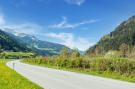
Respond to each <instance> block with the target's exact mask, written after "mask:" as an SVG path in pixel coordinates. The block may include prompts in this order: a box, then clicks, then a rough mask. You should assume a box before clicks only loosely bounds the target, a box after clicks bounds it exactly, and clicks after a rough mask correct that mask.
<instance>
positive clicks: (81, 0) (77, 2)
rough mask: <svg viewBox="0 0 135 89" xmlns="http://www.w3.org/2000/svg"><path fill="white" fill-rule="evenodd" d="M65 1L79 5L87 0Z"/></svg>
mask: <svg viewBox="0 0 135 89" xmlns="http://www.w3.org/2000/svg"><path fill="white" fill-rule="evenodd" d="M65 1H66V2H67V3H69V4H75V5H78V6H80V5H82V4H83V3H84V2H85V0H65Z"/></svg>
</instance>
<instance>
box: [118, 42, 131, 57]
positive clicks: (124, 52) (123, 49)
mask: <svg viewBox="0 0 135 89" xmlns="http://www.w3.org/2000/svg"><path fill="white" fill-rule="evenodd" d="M119 50H120V52H121V55H122V57H127V55H128V50H129V47H128V45H127V44H125V43H123V44H121V45H120V47H119Z"/></svg>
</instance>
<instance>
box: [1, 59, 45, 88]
mask: <svg viewBox="0 0 135 89" xmlns="http://www.w3.org/2000/svg"><path fill="white" fill-rule="evenodd" d="M7 61H8V60H7V59H0V89H43V88H41V87H39V86H37V85H36V84H33V83H32V82H30V81H29V80H27V79H25V78H24V77H23V76H21V75H19V74H18V73H17V72H15V71H14V70H12V69H10V68H8V67H7V66H6V62H7Z"/></svg>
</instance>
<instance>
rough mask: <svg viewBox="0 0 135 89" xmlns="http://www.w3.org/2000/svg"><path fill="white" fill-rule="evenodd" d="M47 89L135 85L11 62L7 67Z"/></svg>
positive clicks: (116, 88)
mask: <svg viewBox="0 0 135 89" xmlns="http://www.w3.org/2000/svg"><path fill="white" fill-rule="evenodd" d="M13 64H14V69H15V70H16V71H17V72H18V73H20V74H21V75H23V76H24V77H26V78H27V79H29V80H31V81H33V82H35V83H37V84H38V85H40V86H41V87H43V88H45V89H135V83H129V82H123V81H118V80H113V79H107V78H102V77H96V76H91V75H85V74H78V73H73V72H67V71H62V70H56V69H51V68H44V67H39V66H33V65H29V64H25V63H21V62H19V61H11V62H8V63H7V66H9V67H10V68H13Z"/></svg>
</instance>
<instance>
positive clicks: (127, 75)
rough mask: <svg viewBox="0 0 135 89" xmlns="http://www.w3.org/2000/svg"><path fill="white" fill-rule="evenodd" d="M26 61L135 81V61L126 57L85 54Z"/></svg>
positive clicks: (26, 60)
mask: <svg viewBox="0 0 135 89" xmlns="http://www.w3.org/2000/svg"><path fill="white" fill-rule="evenodd" d="M23 61H24V62H26V63H31V64H37V65H45V66H49V67H50V66H52V67H55V68H64V69H65V68H66V69H70V70H72V69H73V70H74V71H76V70H77V71H81V72H85V73H90V74H91V73H92V74H96V75H99V74H100V75H101V76H105V77H111V78H116V79H121V80H127V81H131V82H135V61H130V60H128V59H126V58H105V57H94V58H92V59H91V58H85V57H84V56H83V57H82V56H79V57H76V58H75V59H72V57H71V56H70V57H67V58H62V59H61V57H60V56H54V57H43V58H42V57H40V58H38V57H37V58H32V59H25V60H23Z"/></svg>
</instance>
